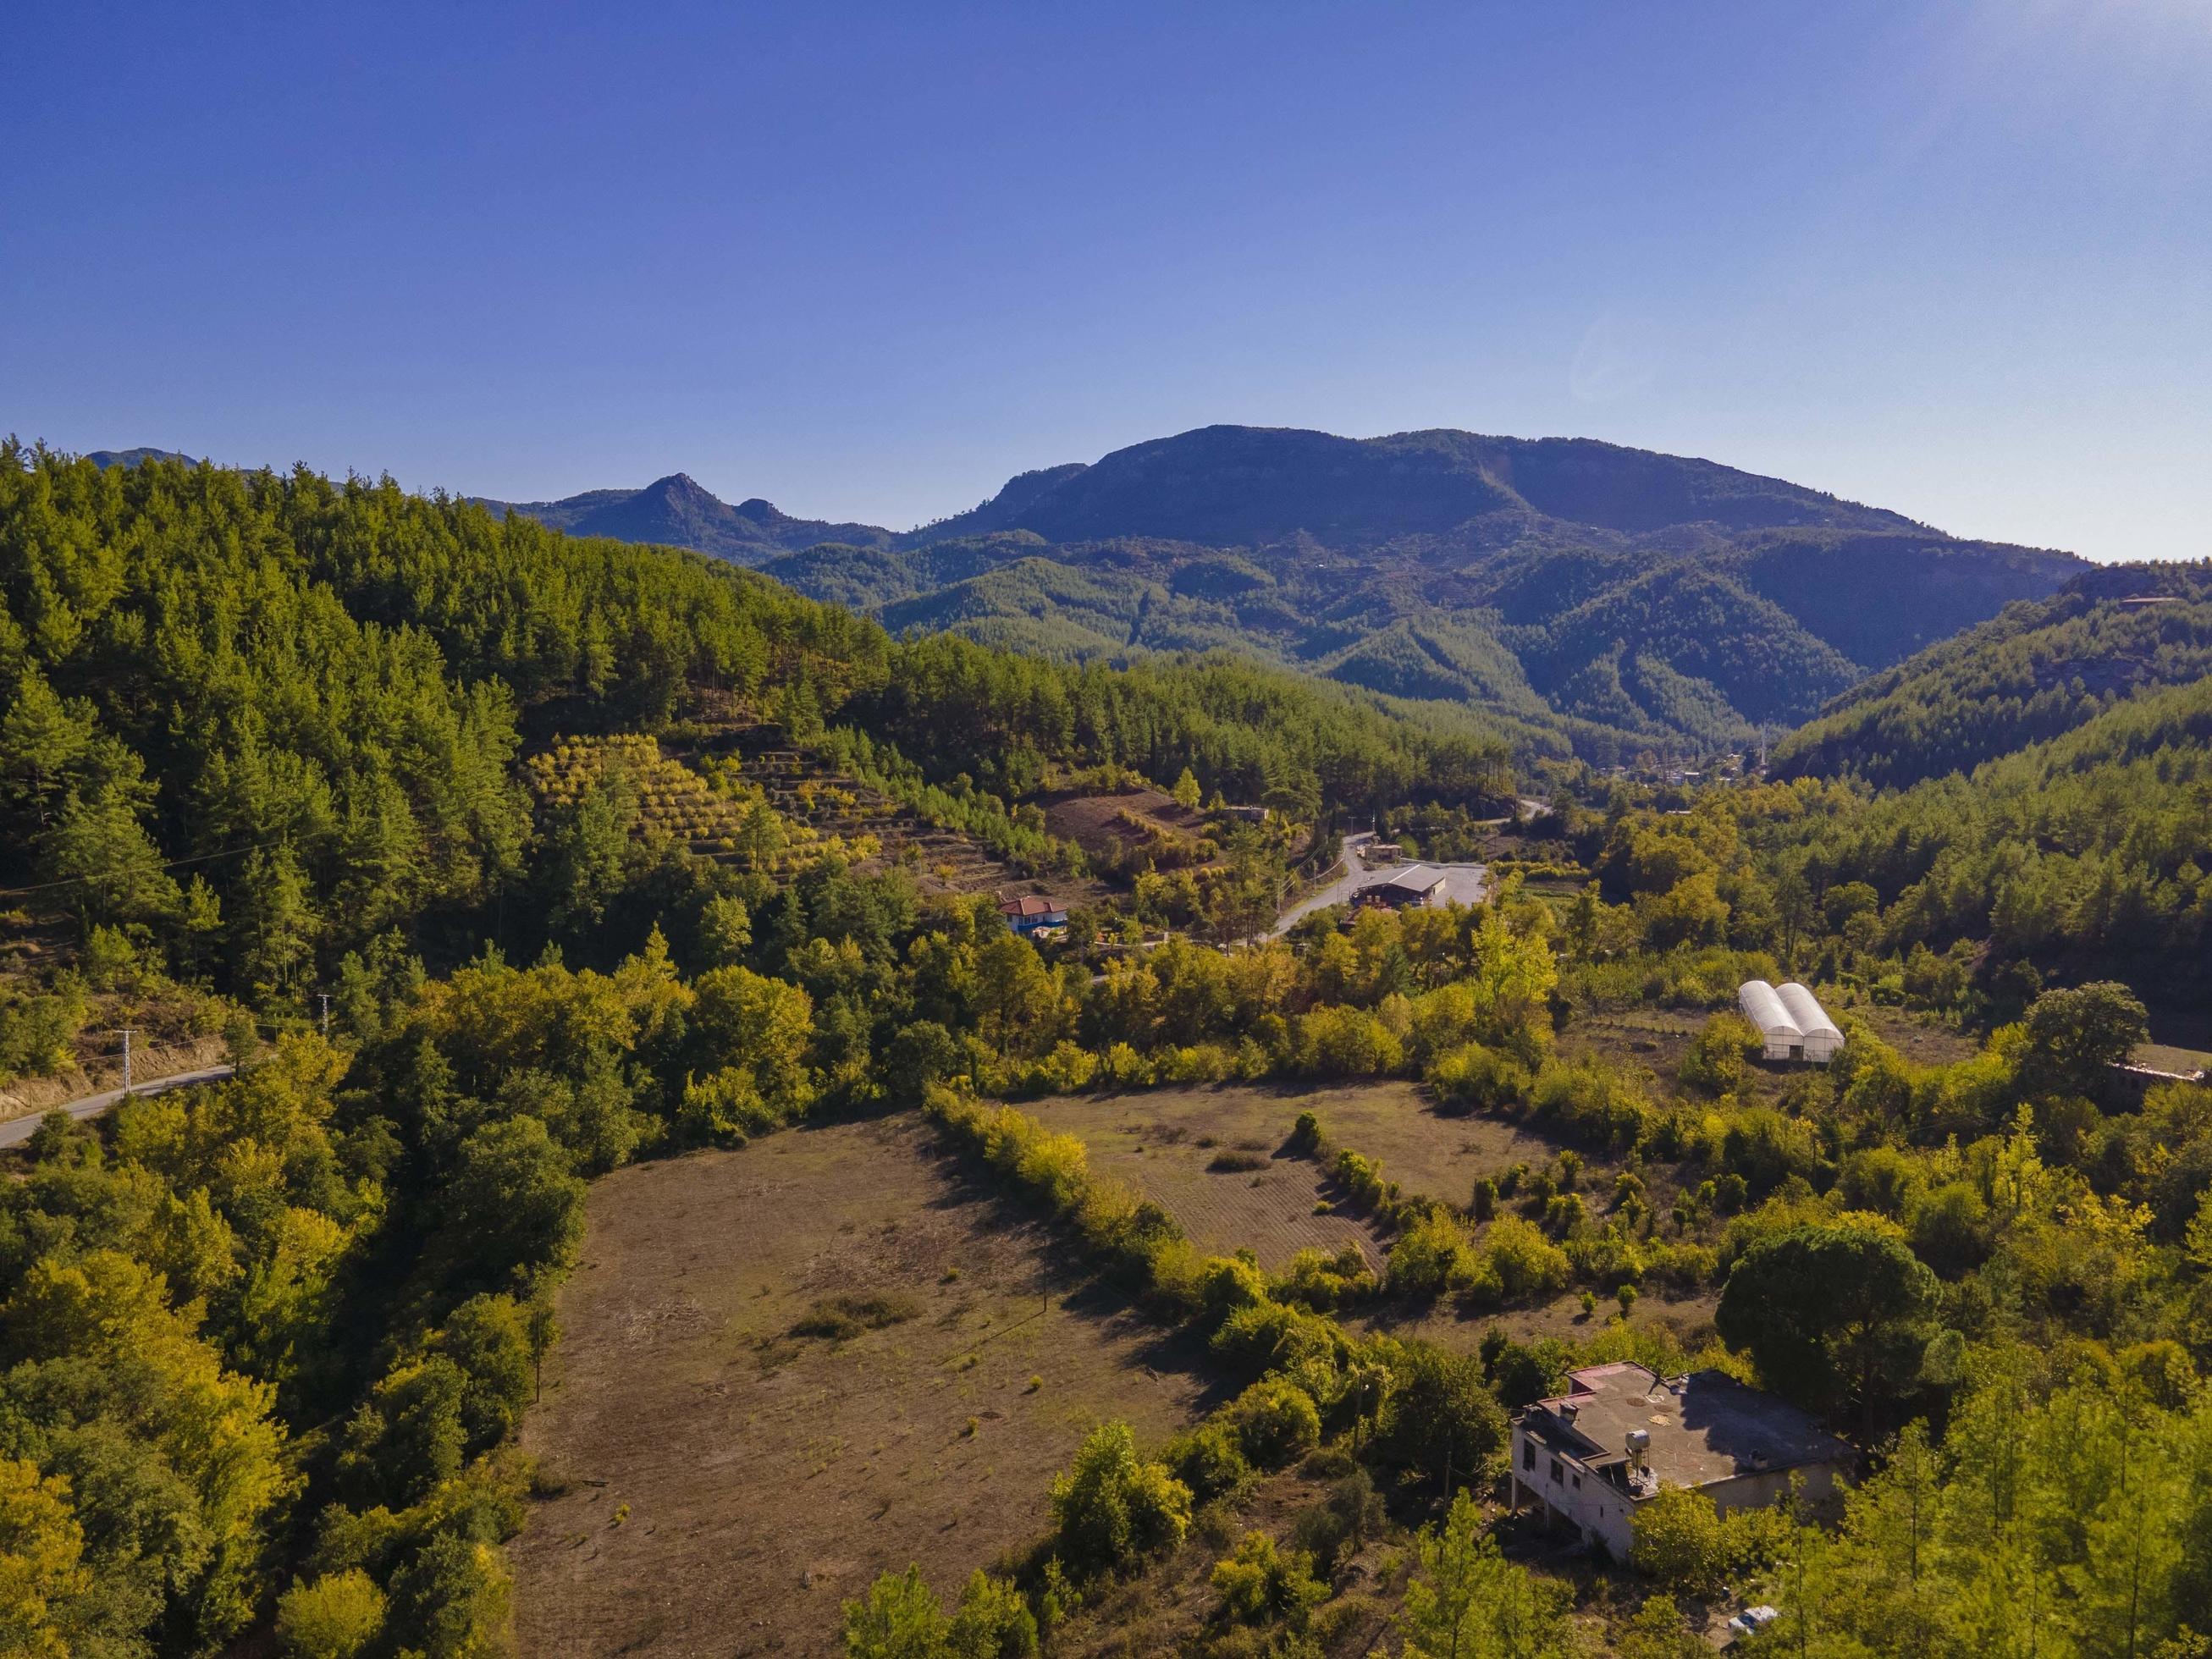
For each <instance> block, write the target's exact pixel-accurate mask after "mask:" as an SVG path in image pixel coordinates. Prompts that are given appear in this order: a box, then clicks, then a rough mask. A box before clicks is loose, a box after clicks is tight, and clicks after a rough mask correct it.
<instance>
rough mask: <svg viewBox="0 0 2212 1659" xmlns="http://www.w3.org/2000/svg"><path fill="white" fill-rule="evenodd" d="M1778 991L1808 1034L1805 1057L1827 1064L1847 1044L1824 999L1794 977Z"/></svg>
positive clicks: (1795, 1023) (1793, 1022) (1794, 1017)
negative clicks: (1821, 1000) (1824, 1005)
mask: <svg viewBox="0 0 2212 1659" xmlns="http://www.w3.org/2000/svg"><path fill="white" fill-rule="evenodd" d="M1777 994H1778V995H1779V996H1780V997H1781V999H1782V1006H1784V1008H1787V1009H1788V1010H1789V1011H1790V1023H1791V1024H1794V1025H1796V1028H1797V1029H1798V1030H1801V1031H1802V1032H1803V1033H1804V1034H1805V1058H1806V1059H1808V1060H1812V1061H1813V1062H1814V1063H1815V1064H1816V1065H1820V1066H1826V1064H1827V1063H1828V1062H1829V1061H1830V1060H1833V1059H1834V1058H1835V1057H1836V1054H1837V1051H1838V1049H1840V1048H1842V1047H1843V1046H1844V1034H1843V1033H1842V1032H1841V1031H1839V1030H1837V1029H1836V1022H1835V1021H1833V1020H1832V1019H1830V1018H1828V1011H1827V1010H1826V1009H1825V1008H1823V1007H1822V1006H1820V1000H1819V999H1818V998H1816V997H1815V996H1814V994H1812V993H1811V992H1810V991H1808V990H1807V989H1806V988H1805V987H1803V986H1802V985H1800V984H1799V983H1798V982H1797V981H1796V980H1794V979H1793V980H1791V981H1790V982H1789V983H1788V984H1786V985H1784V986H1783V987H1782V988H1781V989H1780V991H1779V992H1778V993H1777Z"/></svg>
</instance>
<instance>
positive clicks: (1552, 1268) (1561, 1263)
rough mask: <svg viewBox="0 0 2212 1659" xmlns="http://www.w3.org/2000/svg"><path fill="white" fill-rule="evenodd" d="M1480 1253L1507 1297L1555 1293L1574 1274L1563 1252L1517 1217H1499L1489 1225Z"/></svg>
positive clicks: (1563, 1286)
mask: <svg viewBox="0 0 2212 1659" xmlns="http://www.w3.org/2000/svg"><path fill="white" fill-rule="evenodd" d="M1483 1254H1484V1256H1485V1258H1486V1261H1488V1263H1489V1265H1490V1268H1491V1271H1492V1272H1493V1273H1496V1274H1497V1275H1498V1288H1499V1290H1500V1291H1502V1292H1503V1294H1504V1295H1505V1296H1508V1297H1516V1298H1518V1297H1536V1296H1551V1295H1554V1294H1556V1293H1557V1292H1559V1291H1563V1290H1565V1288H1566V1286H1567V1281H1568V1280H1569V1279H1571V1278H1573V1277H1574V1267H1573V1264H1572V1263H1571V1262H1570V1261H1568V1260H1567V1254H1566V1252H1565V1250H1562V1249H1560V1248H1559V1246H1558V1245H1556V1244H1554V1243H1552V1241H1551V1240H1550V1239H1548V1238H1547V1237H1544V1235H1543V1234H1542V1233H1541V1231H1538V1230H1537V1229H1536V1228H1535V1227H1534V1226H1532V1225H1530V1224H1529V1223H1528V1222H1526V1221H1523V1220H1522V1219H1521V1218H1520V1217H1518V1216H1510V1215H1508V1216H1500V1217H1499V1218H1498V1219H1497V1220H1495V1221H1493V1222H1492V1223H1491V1224H1490V1231H1488V1232H1487V1233H1486V1235H1485V1236H1484V1238H1483Z"/></svg>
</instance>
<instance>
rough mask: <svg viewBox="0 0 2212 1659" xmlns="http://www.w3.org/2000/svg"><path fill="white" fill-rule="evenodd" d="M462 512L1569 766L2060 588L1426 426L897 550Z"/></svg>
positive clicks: (1960, 549)
mask: <svg viewBox="0 0 2212 1659" xmlns="http://www.w3.org/2000/svg"><path fill="white" fill-rule="evenodd" d="M478 499H479V500H481V501H482V504H483V506H485V507H489V508H491V509H492V510H494V511H496V512H513V513H523V514H526V515H527V516H529V517H532V518H535V519H538V520H541V521H543V522H544V523H545V524H548V525H550V526H554V527H556V528H558V529H561V530H563V531H567V532H570V533H572V534H577V535H594V536H607V537H612V538H617V539H619V540H623V541H632V542H651V543H664V544H672V545H675V546H679V547H688V548H692V549H695V550H698V551H700V552H702V553H707V554H710V555H712V556H715V557H718V558H722V559H726V560H729V561H732V562H735V563H738V564H742V565H746V566H750V567H752V568H757V569H759V570H761V571H762V572H763V574H766V575H769V576H771V577H773V578H775V580H779V581H782V582H785V583H787V584H788V585H789V586H793V587H794V588H796V589H798V590H799V591H800V592H805V593H806V594H808V595H810V596H811V597H814V598H817V599H829V600H833V601H836V602H837V603H840V604H843V605H849V606H852V607H853V608H854V609H857V610H861V611H867V612H869V613H871V614H872V615H874V616H876V617H878V618H880V619H881V620H882V621H883V622H884V623H885V624H886V625H887V626H889V627H890V628H891V629H894V630H904V629H950V630H952V631H955V632H957V633H961V634H963V635H969V636H970V637H972V638H975V639H977V640H981V641H987V642H989V643H993V644H997V645H1003V646H1007V647H1015V648H1018V649H1022V650H1026V651H1031V652H1039V653H1046V654H1048V655H1053V656H1056V657H1066V658H1079V659H1104V660H1109V661H1122V660H1127V659H1131V658H1133V657H1137V656H1140V655H1142V654H1145V653H1149V652H1192V651H1209V650H1218V649H1228V650H1235V651H1240V652H1243V653H1249V654H1253V655H1257V656H1259V657H1261V658H1263V659H1268V660H1271V661H1274V662H1278V663H1281V664H1285V665H1291V666H1293V667H1296V668H1299V669H1301V670H1304V671H1308V672H1310V673H1314V674H1317V675H1321V676H1324V677H1327V678H1333V679H1336V680H1340V681H1343V682H1346V683H1348V684H1354V685H1358V686H1363V687H1365V688H1367V689H1369V690H1375V691H1380V692H1383V693H1387V694H1389V695H1393V696H1402V697H1409V698H1423V699H1444V700H1449V701H1453V702H1463V703H1468V704H1471V705H1473V706H1474V707H1476V708H1480V709H1482V710H1484V711H1486V713H1487V714H1489V715H1490V716H1491V717H1492V718H1493V719H1494V720H1496V721H1497V722H1498V725H1499V726H1500V727H1501V729H1503V730H1504V731H1506V732H1509V733H1510V735H1512V736H1513V737H1514V738H1516V740H1517V741H1518V742H1520V743H1521V744H1522V745H1523V747H1524V749H1525V750H1528V751H1530V752H1535V753H1554V754H1556V753H1563V752H1565V751H1567V750H1570V749H1571V750H1575V751H1577V752H1580V753H1582V754H1583V755H1585V756H1586V757H1589V758H1592V759H1597V760H1606V759H1611V758H1616V757H1620V755H1622V754H1624V753H1626V752H1631V751H1632V750H1636V749H1638V748H1649V747H1654V746H1658V747H1669V746H1675V745H1680V744H1692V745H1708V746H1710V745H1719V744H1735V743H1741V742H1742V741H1744V740H1746V739H1747V738H1748V737H1749V735H1750V733H1751V732H1752V730H1753V727H1754V726H1763V725H1767V724H1784V725H1794V724H1796V723H1798V722H1800V721H1803V720H1808V719H1811V718H1812V717H1814V715H1815V714H1818V713H1819V712H1820V709H1821V708H1823V707H1824V706H1825V705H1826V704H1828V703H1829V702H1831V701H1832V700H1833V699H1836V698H1838V697H1840V696H1843V695H1844V694H1845V693H1847V692H1849V691H1850V690H1851V689H1852V688H1854V687H1855V686H1857V685H1859V684H1862V683H1863V682H1864V681H1865V680H1866V679H1867V678H1868V677H1869V675H1871V674H1874V673H1876V672H1879V671H1882V670H1885V669H1888V668H1891V667H1893V666H1894V665H1897V664H1899V663H1900V662H1903V661H1904V660H1905V659H1907V658H1909V657H1911V656H1912V655H1913V654H1914V653H1917V652H1920V651H1922V650H1924V649H1926V648H1928V647H1930V646H1932V645H1935V644H1936V643H1937V642H1939V641H1943V640H1945V639H1948V638H1949V637H1950V636H1951V635H1955V634H1957V633H1959V632H1960V631H1961V630H1962V629H1970V628H1972V627H1975V626H1977V625H1978V624H1980V623H1984V622H1987V621H1989V620H1990V618H1992V617H1996V615H1997V614H1998V613H1999V612H2000V611H2002V610H2003V609H2004V607H2005V606H2006V605H2009V604H2012V603H2014V602H2015V601H2021V600H2041V599H2046V598H2048V597H2049V596H2051V594H2053V593H2055V592H2057V591H2058V590H2059V589H2060V588H2061V587H2062V586H2063V585H2064V584H2065V583H2066V582H2067V581H2068V580H2069V579H2071V578H2072V577H2074V576H2075V575H2077V574H2080V573H2081V572H2082V571H2084V570H2085V569H2087V568H2088V567H2087V564H2086V562H2084V561H2082V560H2081V559H2079V558H2077V557H2075V556H2074V555H2072V554H2069V553H2062V552H2055V551H2051V550H2045V549H2036V548H2025V547H2016V546H2010V545H2007V544H2000V543H1992V542H1983V541H1972V540H1966V539H1962V538H1956V537H1953V536H1950V535H1947V534H1946V533H1944V532H1942V531H1940V530H1936V529H1935V528H1932V527H1931V526H1927V525H1924V524H1921V523H1918V522H1916V521H1915V520H1911V519H1910V518H1907V517H1905V515H1903V514H1901V513H1893V512H1889V511H1887V510H1885V509H1883V508H1881V507H1869V506H1865V505H1863V504H1861V503H1858V502H1856V501H1845V500H1842V499H1840V498H1838V497H1837V496H1835V495H1829V494H1826V493H1825V492H1823V491H1820V490H1816V489H1807V488H1805V487H1803V486H1802V485H1799V484H1795V483H1789V482H1787V481H1785V480H1783V479H1779V478H1771V477H1761V476H1759V475H1758V474H1754V473H1750V472H1745V471H1740V470H1738V469H1736V468H1734V467H1729V466H1723V465H1719V464H1717V463H1715V462H1712V461H1708V460H1701V459H1691V458H1686V457H1681V456H1674V455H1665V454H1659V453H1654V452H1651V451H1648V450H1639V449H1631V448H1625V447H1620V446H1619V445H1614V444H1607V443H1601V442H1597V441H1592V440H1588V439H1567V438H1545V439H1533V440H1532V439H1521V438H1506V437H1492V436H1484V435H1478V434H1474V433H1468V432H1456V431H1441V430H1440V431H1426V432H1410V433H1401V434H1397V435H1392V436H1388V437H1379V438H1366V439H1352V438H1343V437H1337V436H1334V435H1330V434H1328V433H1324V432H1313V431H1304V430H1297V429H1291V428H1257V427H1241V426H1212V427H1206V428H1200V429H1197V430H1194V431H1191V432H1185V433H1182V434H1180V435H1176V436H1174V437H1167V438H1160V439H1155V440H1152V441H1149V442H1146V443H1139V444H1135V445H1132V446H1130V447H1127V448H1125V449H1120V450H1116V451H1115V452H1114V453H1111V454H1109V455H1107V456H1105V457H1103V459H1099V460H1097V461H1096V462H1093V463H1090V464H1087V465H1086V464H1082V463H1071V464H1068V465H1060V466H1053V467H1047V468H1043V469H1041V470H1038V471H1028V472H1023V473H1020V474H1018V475H1017V476H1016V477H1012V478H1011V479H1009V480H1008V481H1007V483H1006V485H1005V487H1004V488H1003V489H1000V491H999V492H998V493H997V494H996V495H994V496H992V497H991V498H990V499H989V500H988V501H984V502H982V503H981V505H979V506H977V507H975V508H973V509H971V510H969V511H968V512H965V513H959V514H957V515H955V516H953V517H951V518H949V519H945V520H939V521H937V522H936V523H933V524H929V525H925V526H921V527H919V528H917V529H914V530H908V531H893V530H890V529H886V528H883V527H880V526H873V525H864V524H841V523H832V522H828V521H824V520H809V519H799V518H793V517H792V516H790V515H788V514H787V513H782V512H781V511H779V510H778V509H777V508H776V507H774V506H773V505H771V504H770V503H769V502H768V501H764V500H762V499H759V498H754V499H751V500H748V501H740V502H738V503H736V504H735V505H732V504H730V503H728V502H726V501H722V500H720V498H719V497H717V496H716V495H714V494H713V492H711V491H709V490H708V489H705V488H704V487H703V486H702V485H701V484H699V483H697V482H696V481H695V480H694V479H692V478H691V477H689V476H688V475H686V474H684V473H680V472H679V473H674V474H671V475H670V476H669V477H664V478H660V479H658V480H656V481H655V482H654V483H651V484H648V485H647V486H646V487H645V488H644V489H601V490H593V491H591V492H589V493H587V494H585V495H572V496H568V497H566V498H564V499H562V500H560V501H519V502H506V501H489V500H483V499H482V498H478Z"/></svg>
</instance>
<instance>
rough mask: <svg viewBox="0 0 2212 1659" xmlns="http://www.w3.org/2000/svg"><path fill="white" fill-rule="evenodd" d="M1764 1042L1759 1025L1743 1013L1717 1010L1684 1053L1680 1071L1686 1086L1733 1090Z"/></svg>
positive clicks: (1713, 1092)
mask: <svg viewBox="0 0 2212 1659" xmlns="http://www.w3.org/2000/svg"><path fill="white" fill-rule="evenodd" d="M1761 1046H1762V1039H1761V1038H1760V1036H1759V1031H1758V1030H1757V1028H1755V1027H1754V1026H1753V1024H1752V1023H1751V1022H1750V1021H1749V1020H1747V1019H1746V1018H1744V1017H1743V1016H1742V1015H1741V1014H1734V1013H1718V1014H1715V1015H1713V1016H1712V1017H1711V1018H1710V1019H1708V1020H1706V1021H1705V1029H1704V1030H1701V1031H1699V1033H1698V1035H1697V1038H1696V1040H1695V1041H1694V1042H1692V1043H1691V1044H1690V1051H1689V1053H1687V1054H1685V1055H1683V1056H1682V1064H1681V1068H1680V1071H1679V1073H1677V1075H1678V1076H1679V1077H1680V1079H1681V1080H1682V1085H1683V1086H1684V1087H1685V1088H1688V1089H1695V1090H1698V1091H1700V1092H1701V1093H1704V1094H1708V1095H1725V1094H1732V1093H1734V1092H1735V1091H1736V1090H1737V1089H1738V1088H1739V1087H1741V1085H1742V1083H1743V1079H1744V1078H1745V1076H1746V1075H1747V1073H1749V1071H1750V1069H1751V1056H1752V1055H1753V1054H1756V1053H1758V1052H1759V1048H1760V1047H1761Z"/></svg>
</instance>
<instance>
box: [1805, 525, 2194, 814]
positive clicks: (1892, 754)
mask: <svg viewBox="0 0 2212 1659" xmlns="http://www.w3.org/2000/svg"><path fill="white" fill-rule="evenodd" d="M2207 675H2212V565H2206V564H2201V563H2200V564H2193V565H2192V564H2161V565H2113V566H2108V567H2106V568H2103V569H2100V570H2097V571H2094V572H2092V573H2090V574H2086V575H2083V576H2079V577H2076V578H2075V580H2072V581H2070V582H2069V583H2068V584H2067V585H2066V586H2065V588H2064V589H2063V590H2062V591H2061V592H2058V593H2057V594H2055V595H2053V596H2052V597H2051V599H2047V600H2045V601H2043V602H2042V603H2040V604H2026V603H2023V604H2020V605H2013V606H2010V607H2008V609H2007V610H2006V611H2005V612H2004V613H2003V614H2002V616H2000V617H1996V619H1994V620H1993V621H1990V622H1989V623H1984V624H1983V625H1982V626H1981V627H1979V628H1977V629H1972V630H1971V631H1969V632H1967V633H1966V634H1963V635H1960V637H1959V638H1957V639H1955V640H1950V641H1946V642H1945V643H1943V644H1942V645H1940V646H1937V647H1935V648H1934V649H1932V650H1929V651H1927V652H1923V653H1921V654H1920V655H1918V656H1916V657H1914V658H1912V659H1911V660H1909V661H1907V662H1905V663H1901V664H1899V665H1898V666H1897V667H1895V668H1893V669H1891V670H1890V671H1887V672H1886V673H1882V674H1878V675H1876V676H1875V677H1874V678H1871V679H1869V680H1868V681H1866V682H1865V683H1864V684H1861V685H1859V686H1857V687H1855V688H1854V689H1853V690H1851V691H1850V693H1849V694H1847V695H1846V696H1843V697H1841V698H1838V700H1837V701H1836V702H1834V703H1833V704H1832V705H1831V706H1830V707H1829V708H1826V709H1825V710H1823V711H1822V713H1821V715H1820V719H1818V720H1814V721H1813V722H1811V723H1810V724H1808V725H1807V726H1804V727H1802V729H1800V730H1799V731H1797V732H1792V733H1791V734H1790V736H1789V737H1788V738H1785V739H1784V741H1783V742H1781V743H1780V744H1777V745H1776V747H1775V750H1774V753H1773V767H1774V771H1775V774H1776V775H1778V776H1781V777H1797V776H1814V777H1833V776H1837V775H1843V774H1849V775H1853V776H1856V777H1859V778H1863V779H1864V780H1865V781H1867V782H1869V783H1871V784H1875V785H1876V786H1881V785H1903V784H1911V783H1914V782H1917V781H1919V780H1921V779H1923V778H1930V777H1936V776H1940V775H1942V774H1943V773H1946V772H1954V771H1957V772H1970V771H1972V769H1974V768H1975V767H1977V766H1978V765H1980V764H1981V763H1983V762H1984V761H1986V760H1991V759H1994V758H1996V757H1998V756H2001V755H2006V754H2009V753H2011V752H2012V751H2013V750H2016V749H2020V748H2022V747H2025V746H2026V745H2027V744H2033V743H2039V742H2042V741H2044V740H2045V739H2046V738H2054V737H2057V736H2058V735H2059V734H2060V733H2061V732H2067V731H2070V730H2071V729H2072V728H2074V727H2075V726H2080V725H2082V724H2083V723H2085V722H2087V721H2089V720H2094V719H2095V718H2096V717H2097V716H2098V715H2099V714H2102V713H2103V712H2104V711H2106V709H2109V708H2112V707H2113V706H2114V705H2115V704H2116V703H2118V702H2123V701H2124V700H2125V699H2127V698H2129V697H2131V696H2137V695H2139V694H2141V693H2142V692H2145V691H2149V690H2156V689H2158V688H2160V687H2161V686H2171V685H2183V684H2188V683H2189V682H2190V681H2192V680H2197V679H2201V678H2204V677H2205V676H2207Z"/></svg>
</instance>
